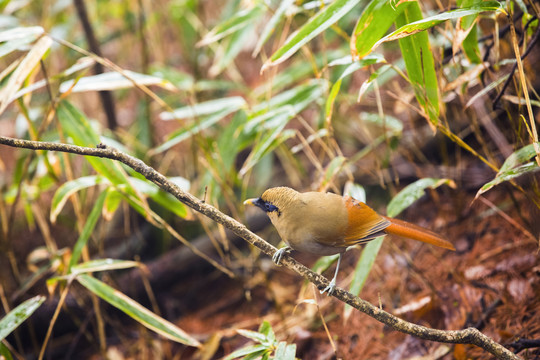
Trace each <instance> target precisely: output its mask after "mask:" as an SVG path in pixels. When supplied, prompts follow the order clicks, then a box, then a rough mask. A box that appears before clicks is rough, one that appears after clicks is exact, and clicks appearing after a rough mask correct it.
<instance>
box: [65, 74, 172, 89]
mask: <svg viewBox="0 0 540 360" xmlns="http://www.w3.org/2000/svg"><path fill="white" fill-rule="evenodd" d="M124 73H125V74H126V75H127V76H128V77H126V76H124V75H122V74H120V73H119V72H116V71H115V72H107V73H103V74H98V75H92V76H85V77H81V78H80V79H78V80H77V81H75V80H68V81H65V82H63V83H62V84H61V85H60V92H61V93H66V92H68V91H70V92H74V93H75V92H86V91H103V90H118V89H126V88H132V87H134V86H135V84H138V85H145V86H150V85H157V86H159V87H162V88H164V89H166V90H169V91H176V90H177V88H176V87H175V86H174V85H173V84H172V83H170V82H169V81H167V80H165V79H162V78H160V77H157V76H151V75H145V74H140V73H136V72H133V71H129V70H124Z"/></svg>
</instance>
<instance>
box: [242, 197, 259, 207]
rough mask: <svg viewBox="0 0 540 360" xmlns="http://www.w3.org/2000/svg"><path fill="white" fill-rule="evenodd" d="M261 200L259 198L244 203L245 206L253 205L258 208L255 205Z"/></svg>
mask: <svg viewBox="0 0 540 360" xmlns="http://www.w3.org/2000/svg"><path fill="white" fill-rule="evenodd" d="M257 200H259V198H253V199H247V200H246V201H244V205H253V206H256V205H255V203H256V202H257Z"/></svg>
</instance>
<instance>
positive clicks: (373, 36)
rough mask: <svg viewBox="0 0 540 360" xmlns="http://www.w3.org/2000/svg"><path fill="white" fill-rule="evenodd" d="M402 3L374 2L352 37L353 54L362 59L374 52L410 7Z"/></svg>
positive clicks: (359, 21)
mask: <svg viewBox="0 0 540 360" xmlns="http://www.w3.org/2000/svg"><path fill="white" fill-rule="evenodd" d="M409 4H410V2H401V3H399V4H397V5H396V6H394V5H392V1H388V0H372V1H371V2H370V3H369V4H368V6H366V8H365V9H364V11H363V12H362V15H361V16H360V19H358V22H357V23H356V26H355V29H354V32H353V34H352V36H351V54H352V56H353V58H355V59H361V58H363V57H364V56H366V55H367V54H369V53H370V52H372V51H373V50H374V48H375V47H374V45H375V44H376V43H377V41H378V40H380V39H381V38H382V37H383V35H384V34H386V32H387V31H388V29H389V28H390V26H392V24H393V23H394V21H395V19H396V18H397V17H398V16H399V15H400V14H401V13H402V12H403V10H405V9H406V8H407V7H408V6H409Z"/></svg>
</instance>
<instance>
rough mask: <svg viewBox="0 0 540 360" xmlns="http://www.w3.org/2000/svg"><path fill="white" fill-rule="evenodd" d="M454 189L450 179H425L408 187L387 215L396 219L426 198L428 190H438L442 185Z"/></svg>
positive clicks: (391, 203) (392, 203) (393, 201)
mask: <svg viewBox="0 0 540 360" xmlns="http://www.w3.org/2000/svg"><path fill="white" fill-rule="evenodd" d="M445 184H446V185H448V186H450V187H454V186H455V184H454V181H452V180H450V179H434V178H425V179H420V180H417V181H415V182H414V183H412V184H410V185H407V186H406V187H405V188H403V190H401V191H400V192H399V193H398V194H397V195H396V196H394V198H393V199H392V200H391V201H390V203H389V204H388V208H387V209H386V213H387V214H388V216H389V217H396V216H397V215H399V213H401V212H402V211H403V210H405V209H406V208H408V207H409V206H411V205H412V204H413V203H414V202H415V201H416V200H418V199H420V198H421V197H422V196H424V193H425V190H426V189H427V188H431V189H436V188H438V187H439V186H441V185H445Z"/></svg>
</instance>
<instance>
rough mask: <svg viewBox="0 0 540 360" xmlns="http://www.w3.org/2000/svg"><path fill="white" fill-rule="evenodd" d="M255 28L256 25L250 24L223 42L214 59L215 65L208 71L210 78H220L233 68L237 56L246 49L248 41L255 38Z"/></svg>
mask: <svg viewBox="0 0 540 360" xmlns="http://www.w3.org/2000/svg"><path fill="white" fill-rule="evenodd" d="M253 28H254V24H248V25H247V26H246V27H245V28H243V29H241V30H239V31H236V32H235V33H233V34H232V35H231V36H229V37H228V38H227V39H224V40H223V41H221V43H220V44H219V48H218V50H217V52H216V56H215V57H214V63H213V64H212V66H211V67H210V69H209V70H208V75H209V76H210V77H215V76H218V75H219V74H221V73H222V72H223V71H224V70H225V69H227V68H228V67H229V66H231V64H232V63H233V61H234V59H235V58H236V56H237V55H238V54H239V53H240V51H242V50H243V49H244V48H245V47H246V43H248V39H249V38H250V37H252V36H253Z"/></svg>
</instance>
